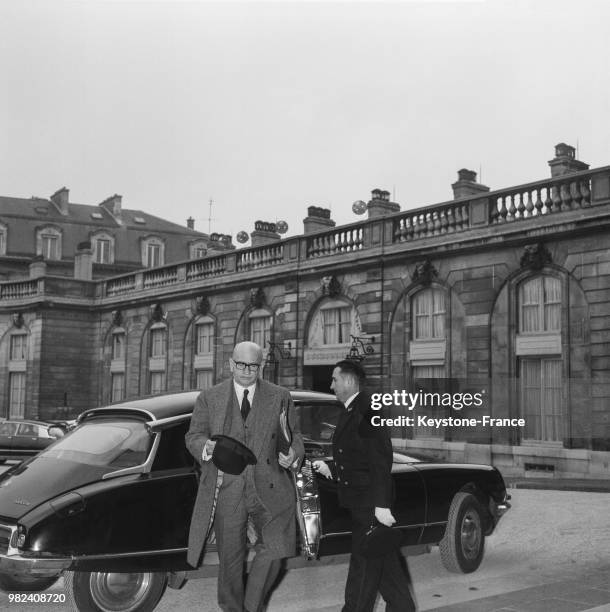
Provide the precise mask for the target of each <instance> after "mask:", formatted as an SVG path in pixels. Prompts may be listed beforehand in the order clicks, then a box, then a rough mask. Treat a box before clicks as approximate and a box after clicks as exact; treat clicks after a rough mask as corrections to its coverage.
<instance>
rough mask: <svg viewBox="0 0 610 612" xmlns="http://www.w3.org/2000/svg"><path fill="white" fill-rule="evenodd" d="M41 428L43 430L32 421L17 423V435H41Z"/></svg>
mask: <svg viewBox="0 0 610 612" xmlns="http://www.w3.org/2000/svg"><path fill="white" fill-rule="evenodd" d="M41 430H43V428H42V427H40V425H34V424H33V423H21V425H19V429H18V430H17V435H18V436H38V437H42V436H41V433H40V432H41Z"/></svg>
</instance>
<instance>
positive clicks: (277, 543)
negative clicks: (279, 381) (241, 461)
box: [186, 342, 304, 612]
mask: <svg viewBox="0 0 610 612" xmlns="http://www.w3.org/2000/svg"><path fill="white" fill-rule="evenodd" d="M262 360H263V351H262V350H261V347H260V346H258V344H255V343H254V342H241V343H239V344H237V345H236V346H235V348H234V349H233V356H232V358H231V359H230V360H229V364H230V367H231V373H232V378H231V379H230V380H227V381H225V382H222V383H220V384H218V385H216V386H214V387H212V388H211V389H206V390H205V391H203V392H202V393H201V394H200V395H199V397H198V398H197V401H196V403H195V409H194V411H193V417H192V419H191V426H190V429H189V432H188V433H187V434H186V445H187V447H188V449H189V451H190V452H191V453H192V455H193V456H194V457H195V459H197V461H199V463H200V464H201V480H200V484H199V491H198V494H197V500H196V502H195V507H194V509H193V518H192V521H191V528H190V534H189V550H188V561H189V563H190V564H191V565H192V566H194V567H197V566H198V565H199V563H200V559H201V554H202V552H203V548H204V544H205V540H206V536H207V533H208V529H209V525H210V522H211V520H213V521H214V531H215V533H216V542H217V546H218V557H219V564H220V566H219V574H218V605H219V606H220V608H221V609H222V610H224V611H225V612H243V611H244V610H246V611H247V612H260V611H261V610H262V609H263V605H264V602H265V599H266V595H267V593H268V591H269V589H270V588H271V586H272V585H273V583H274V582H275V579H276V578H277V575H278V573H279V570H280V564H281V559H283V558H285V557H289V556H293V555H294V554H295V553H296V550H295V546H296V532H295V519H294V517H295V500H296V496H295V490H294V485H293V483H292V479H291V478H290V477H289V474H288V472H287V471H286V468H290V467H291V466H296V465H298V464H299V463H300V461H301V460H302V458H303V455H304V448H303V439H302V437H301V434H300V430H299V423H298V419H297V418H296V415H295V414H294V407H293V405H292V400H291V398H290V393H289V392H288V390H286V389H284V388H282V387H278V386H277V385H273V384H271V383H269V382H267V381H265V380H262V379H261V378H260V377H259V374H260V370H261V363H262ZM284 411H287V413H288V420H289V423H290V426H291V429H292V434H293V435H292V444H291V446H290V448H289V450H288V453H287V454H283V453H280V452H278V450H277V444H278V440H277V436H278V429H279V422H280V414H281V413H282V412H284ZM218 434H223V435H226V436H230V437H231V438H234V439H236V440H238V441H239V442H241V443H242V444H244V445H245V446H247V447H248V448H249V449H250V450H251V451H252V452H253V453H254V456H255V457H256V464H255V465H248V466H247V467H246V468H245V469H244V471H243V472H242V473H241V474H237V475H233V474H228V473H224V474H222V473H220V474H221V479H219V470H218V469H217V468H216V466H215V465H214V463H213V462H212V461H211V459H212V454H213V452H214V447H215V445H216V442H215V441H213V440H211V439H210V438H212V437H213V436H215V435H218ZM220 480H222V482H221V484H220V489H219V491H218V498H217V503H216V511H215V515H214V516H212V514H213V510H214V509H213V499H214V491H215V488H216V486H217V481H218V482H220ZM249 521H250V524H251V525H253V526H254V529H255V531H256V535H257V541H256V545H255V551H256V555H255V557H254V560H253V562H252V565H251V569H250V572H249V574H248V580H247V581H246V585H245V587H244V581H243V570H244V562H245V558H246V553H247V541H248V538H247V535H246V534H247V528H248V522H249Z"/></svg>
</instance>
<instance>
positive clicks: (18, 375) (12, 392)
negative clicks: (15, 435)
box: [8, 372, 25, 418]
mask: <svg viewBox="0 0 610 612" xmlns="http://www.w3.org/2000/svg"><path fill="white" fill-rule="evenodd" d="M8 401H9V417H10V418H17V417H23V416H24V415H25V372H11V373H10V375H9V400H8Z"/></svg>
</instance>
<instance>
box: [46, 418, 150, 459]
mask: <svg viewBox="0 0 610 612" xmlns="http://www.w3.org/2000/svg"><path fill="white" fill-rule="evenodd" d="M151 442H152V435H151V434H150V433H149V432H148V430H147V429H146V426H145V424H144V423H142V422H138V421H111V422H110V421H97V422H96V421H91V422H87V421H85V422H84V423H83V424H82V425H81V426H80V427H77V428H76V429H74V430H73V431H71V432H69V433H67V434H66V435H65V436H64V437H63V438H60V439H59V440H58V441H57V442H56V443H55V444H53V445H52V446H51V447H49V448H48V449H47V450H45V451H43V452H42V453H41V454H40V455H39V456H40V457H49V458H53V459H60V460H64V461H75V462H79V463H84V464H87V465H96V466H106V467H111V468H116V469H121V468H126V467H134V466H136V465H141V464H142V463H144V462H145V461H146V458H147V456H148V453H149V451H150V445H151Z"/></svg>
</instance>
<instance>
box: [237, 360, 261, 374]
mask: <svg viewBox="0 0 610 612" xmlns="http://www.w3.org/2000/svg"><path fill="white" fill-rule="evenodd" d="M233 363H234V364H235V367H236V368H237V369H238V370H245V369H246V368H248V371H250V372H258V369H259V368H260V367H261V364H260V363H246V362H245V361H234V362H233Z"/></svg>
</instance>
